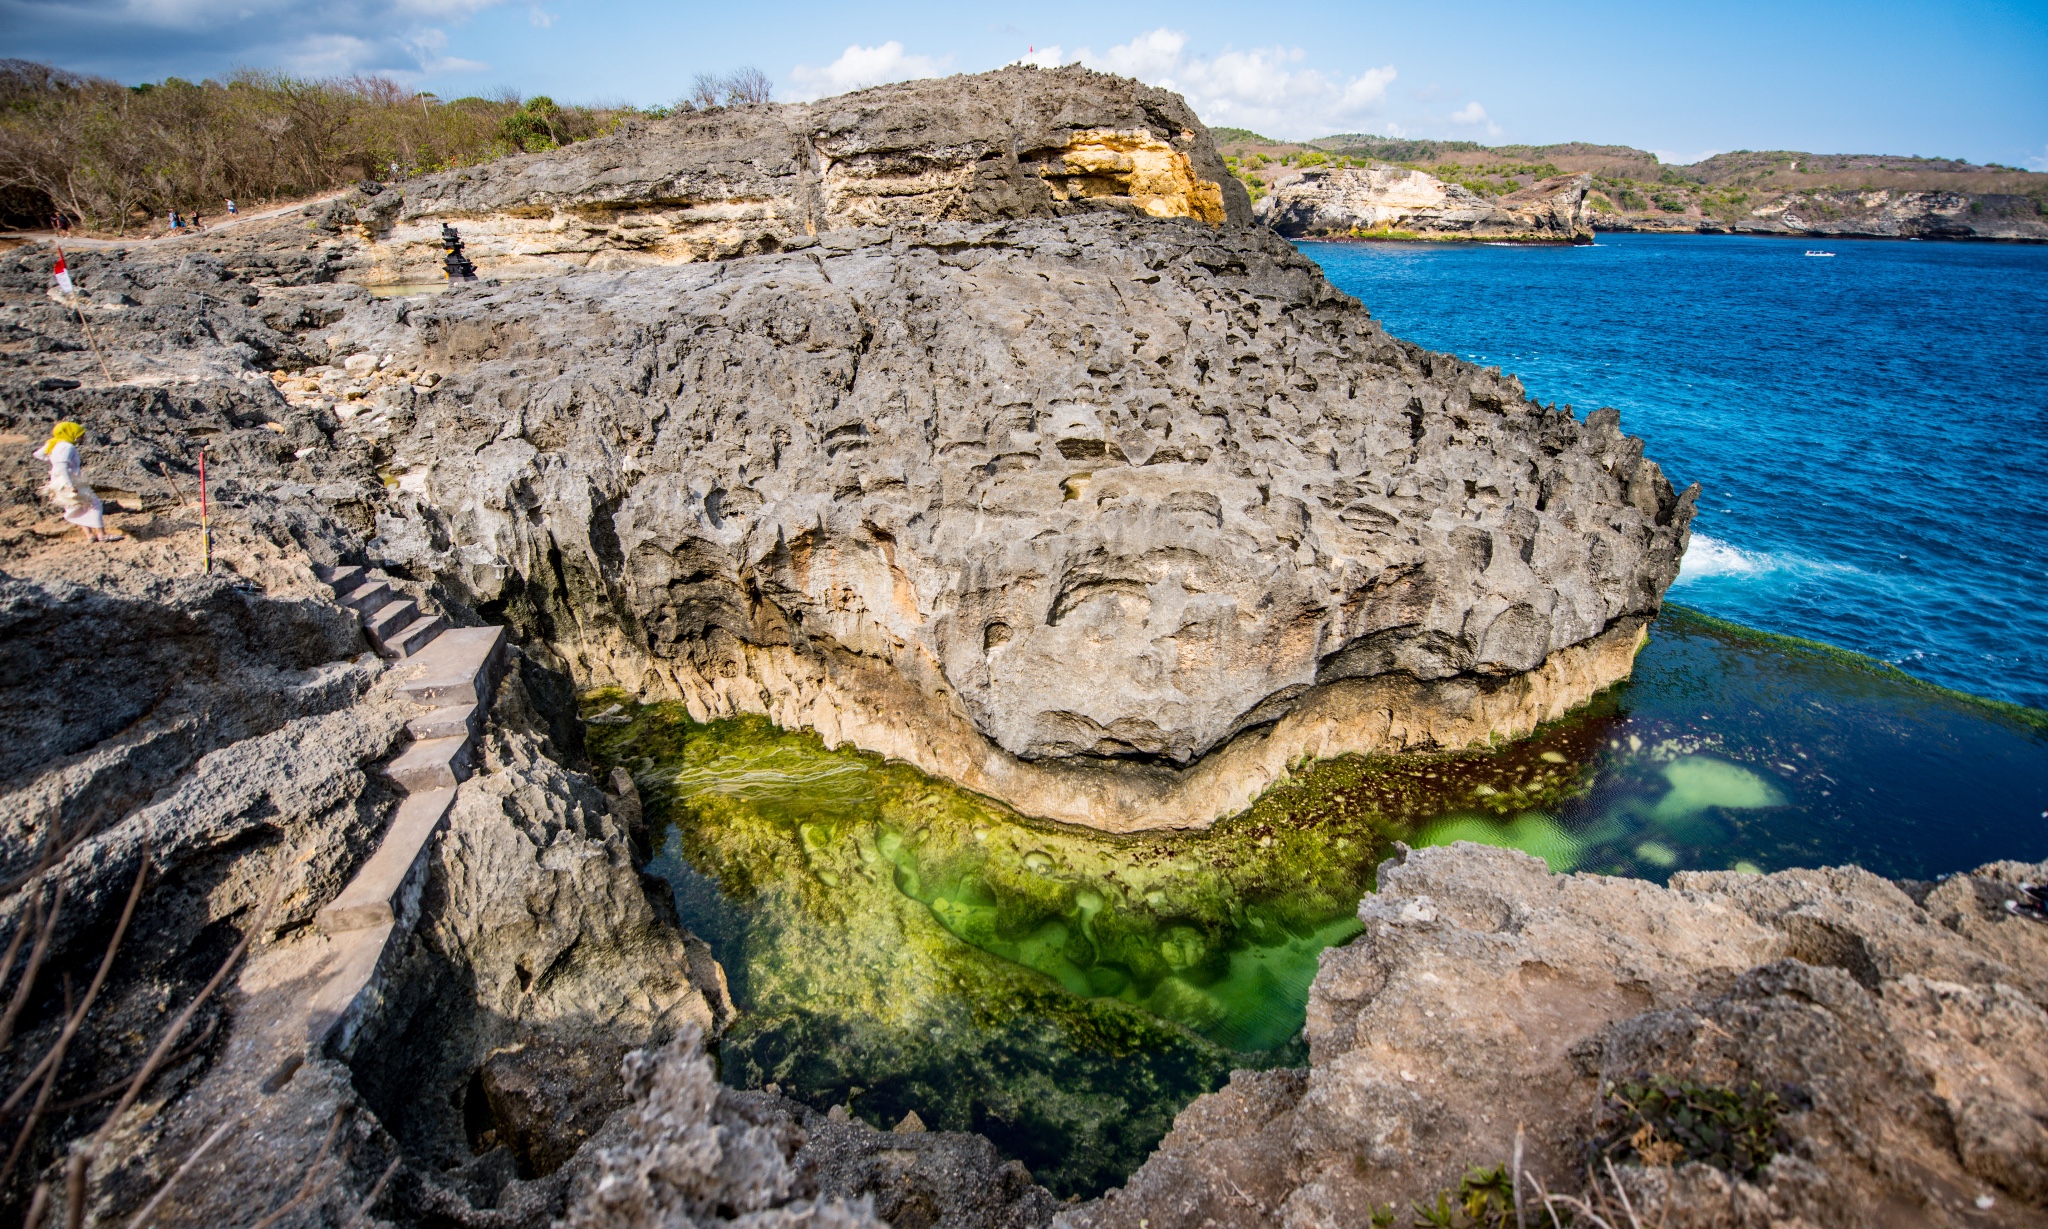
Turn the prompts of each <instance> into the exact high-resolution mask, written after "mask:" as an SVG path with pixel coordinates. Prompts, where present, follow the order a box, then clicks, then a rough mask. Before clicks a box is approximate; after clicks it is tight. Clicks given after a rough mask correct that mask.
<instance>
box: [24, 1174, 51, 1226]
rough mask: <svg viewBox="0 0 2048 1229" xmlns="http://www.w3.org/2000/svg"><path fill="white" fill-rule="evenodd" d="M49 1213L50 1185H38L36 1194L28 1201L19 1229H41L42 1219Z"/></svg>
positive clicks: (45, 1183)
mask: <svg viewBox="0 0 2048 1229" xmlns="http://www.w3.org/2000/svg"><path fill="white" fill-rule="evenodd" d="M49 1211H50V1184H49V1183H47V1182H44V1183H40V1184H38V1185H37V1187H36V1193H35V1194H34V1195H33V1196H32V1197H30V1199H29V1201H28V1213H27V1215H25V1216H23V1217H22V1218H21V1229H42V1225H43V1217H44V1216H46V1215H48V1214H49Z"/></svg>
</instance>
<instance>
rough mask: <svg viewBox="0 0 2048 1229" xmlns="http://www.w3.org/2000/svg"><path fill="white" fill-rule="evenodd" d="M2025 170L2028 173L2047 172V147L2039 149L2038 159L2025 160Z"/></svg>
mask: <svg viewBox="0 0 2048 1229" xmlns="http://www.w3.org/2000/svg"><path fill="white" fill-rule="evenodd" d="M2027 169H2028V170H2030V171H2048V145H2043V146H2042V147H2041V156H2040V157H2038V158H2029V159H2027Z"/></svg>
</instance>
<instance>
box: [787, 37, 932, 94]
mask: <svg viewBox="0 0 2048 1229" xmlns="http://www.w3.org/2000/svg"><path fill="white" fill-rule="evenodd" d="M952 63H953V57H951V56H944V57H939V58H933V57H932V56H927V55H910V54H908V53H907V52H905V51H904V50H903V44H902V43H899V42H897V41H896V40H895V39H890V40H889V41H888V42H886V43H883V44H882V45H881V46H879V47H863V46H861V45H860V44H858V43H856V44H854V45H853V46H851V47H848V48H847V49H846V50H845V51H842V52H840V53H839V58H838V59H836V60H834V61H832V62H831V63H830V64H827V65H826V66H825V67H823V68H812V67H810V66H809V65H807V64H799V65H797V66H796V67H795V68H792V69H790V70H789V78H790V80H791V81H792V82H794V83H795V85H796V88H795V89H794V90H792V91H791V92H790V95H789V96H790V97H791V98H792V99H794V100H795V101H797V102H809V101H810V100H811V99H814V98H825V97H829V96H831V95H833V94H844V93H846V92H847V91H848V90H859V89H865V88H867V87H868V86H871V85H881V84H882V83H884V82H887V81H910V80H914V79H916V78H918V77H936V76H938V75H940V74H941V73H944V72H945V71H946V70H947V69H948V68H950V67H951V66H952Z"/></svg>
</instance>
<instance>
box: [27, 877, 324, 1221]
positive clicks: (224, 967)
mask: <svg viewBox="0 0 2048 1229" xmlns="http://www.w3.org/2000/svg"><path fill="white" fill-rule="evenodd" d="M146 864H147V863H146V861H145V865H146ZM283 893H284V875H283V873H282V872H280V873H279V874H278V875H277V876H276V878H275V882H274V883H273V884H272V885H271V889H270V896H269V898H268V899H266V900H265V901H264V902H263V908H261V909H259V910H257V911H256V920H255V921H254V922H253V923H251V924H250V926H249V930H248V932H247V933H246V934H244V935H243V936H242V941H241V942H240V943H237V944H235V950H234V951H231V952H229V953H228V956H227V959H225V960H223V961H221V963H220V968H219V969H217V970H215V972H214V974H213V978H212V980H210V981H208V982H207V983H206V985H205V986H203V987H201V988H200V991H199V993H198V994H196V995H194V996H192V1001H191V1002H190V1003H187V1004H186V1005H185V1010H184V1011H181V1012H179V1013H178V1018H177V1019H175V1020H173V1021H171V1024H170V1027H169V1028H166V1029H165V1030H164V1035H163V1037H162V1038H161V1039H159V1040H158V1041H157V1043H156V1049H154V1050H152V1051H151V1052H150V1055H149V1058H148V1060H147V1061H145V1062H144V1063H143V1064H142V1067H141V1069H140V1070H138V1071H137V1072H136V1073H135V1078H134V1079H133V1080H131V1081H130V1082H129V1084H128V1091H127V1093H126V1094H124V1095H123V1096H122V1098H121V1100H120V1103H119V1104H117V1105H115V1106H114V1108H113V1110H112V1111H111V1112H109V1113H108V1114H107V1117H106V1119H105V1120H104V1121H103V1122H101V1123H100V1129H99V1130H97V1131H95V1132H93V1135H92V1139H91V1140H90V1141H89V1142H88V1143H87V1144H86V1145H85V1146H84V1147H83V1148H77V1149H74V1150H73V1151H72V1153H71V1163H70V1165H69V1167H68V1169H67V1171H66V1173H65V1183H66V1187H67V1190H66V1195H67V1206H66V1208H65V1215H66V1217H67V1221H68V1224H69V1229H79V1226H80V1225H82V1224H83V1223H84V1221H85V1171H86V1168H87V1167H88V1166H89V1165H91V1164H92V1160H93V1158H94V1157H95V1156H97V1155H99V1150H100V1148H101V1147H102V1146H103V1145H104V1144H105V1143H106V1142H107V1137H108V1136H110V1135H112V1134H113V1133H114V1128H115V1127H116V1126H117V1125H119V1123H120V1121H121V1116H122V1115H124V1114H126V1113H127V1112H128V1109H129V1107H130V1106H133V1105H134V1104H135V1100H136V1098H138V1097H140V1096H141V1095H142V1090H143V1089H144V1088H146V1087H148V1085H149V1079H150V1077H151V1076H153V1075H155V1074H156V1073H157V1070H158V1068H160V1067H161V1066H162V1065H163V1061H164V1058H165V1056H167V1055H168V1054H169V1053H170V1050H171V1047H172V1046H173V1045H174V1044H176V1043H177V1040H178V1038H179V1037H181V1036H183V1035H184V1032H185V1026H186V1025H187V1024H190V1023H191V1022H192V1016H193V1014H194V1013H195V1012H197V1011H198V1010H199V1009H200V1007H201V1006H203V1005H204V1004H205V1002H206V1000H207V999H209V998H212V997H213V992H214V991H215V990H218V989H220V984H221V983H222V982H224V981H226V980H227V977H228V973H229V972H230V971H231V970H232V969H233V968H234V967H235V965H236V964H237V963H238V962H239V961H240V960H241V959H242V953H244V952H246V951H248V950H249V945H250V944H251V943H253V942H255V941H256V936H257V935H259V934H261V933H263V927H264V924H265V923H267V922H268V921H269V920H270V911H271V909H273V908H274V907H276V905H277V898H278V897H279V896H281V895H283ZM130 907H131V909H132V908H133V902H132V901H131V903H130ZM124 921H125V919H124Z"/></svg>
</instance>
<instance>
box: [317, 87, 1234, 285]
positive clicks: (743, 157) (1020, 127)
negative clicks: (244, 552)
mask: <svg viewBox="0 0 2048 1229" xmlns="http://www.w3.org/2000/svg"><path fill="white" fill-rule="evenodd" d="M1250 208H1251V202H1250V200H1249V198H1248V197H1246V195H1245V193H1244V189H1243V187H1242V186H1240V185H1239V184H1238V183H1237V181H1236V180H1235V179H1233V178H1231V176H1230V174H1229V172H1228V171H1227V170H1226V169H1225V167H1224V165H1223V162H1222V160H1221V159H1220V158H1219V157H1218V156H1217V154H1216V150H1215V147H1214V146H1213V145H1212V144H1211V142H1210V140H1209V134H1208V130H1207V129H1206V128H1204V127H1203V126H1202V123H1201V121H1200V120H1198V119H1196V118H1195V114H1194V112H1193V111H1191V110H1189V109H1188V106H1187V104H1186V103H1185V102H1183V101H1182V100H1181V98H1180V96H1179V95H1177V94H1171V93H1168V92H1167V91H1164V90H1158V89H1153V88H1151V87H1149V86H1145V85H1140V84H1139V83H1137V82H1135V81H1131V80H1128V79H1126V78H1119V77H1109V76H1104V75H1102V74H1099V73H1091V72H1089V71H1087V70H1085V69H1081V68H1078V67H1076V68H1069V69H1062V70H1058V71H1041V70H1039V69H1035V68H1009V69H1004V70H1001V71H999V72H993V73H983V74H981V75H979V76H974V77H951V78H947V79H945V80H943V81H911V82H905V83H902V84H899V85H885V86H878V87H876V88H874V89H869V90H863V91H861V92H859V93H857V94H848V95H845V96H843V97H839V98H831V99H826V100H825V101H823V102H818V103H809V104H797V105H780V106H778V105H773V104H767V103H762V104H756V105H752V106H741V107H717V108H713V109H711V110H709V111H699V112H688V113H684V114H681V115H678V116H675V117H673V118H670V119H663V120H638V121H634V122H633V123H631V124H629V125H628V126H627V127H626V128H625V129H624V130H623V131H621V132H619V133H618V134H616V135H613V136H609V137H604V138H600V139H597V140H593V141H584V142H579V143H577V144H575V145H572V146H570V147H568V148H566V149H562V150H558V151H555V152H551V153H547V154H535V155H526V156H519V157H513V158H507V159H503V160H500V161H498V162H493V163H489V164H487V165H484V166H479V167H475V168H472V169H469V170H463V171H457V172H452V173H447V174H442V175H437V176H431V177H429V178H427V179H424V180H420V181H416V182H414V183H410V184H405V185H392V186H385V185H377V184H369V185H364V187H363V188H361V189H359V190H358V191H357V192H356V193H354V194H352V195H351V196H348V197H345V198H343V199H342V200H339V201H336V202H334V203H333V204H331V205H327V206H314V207H310V208H309V210H308V213H309V214H310V216H311V217H312V218H313V220H314V224H315V225H316V226H318V227H321V228H325V229H327V230H328V231H330V232H332V233H337V234H339V233H342V232H344V231H346V232H349V233H350V234H351V235H353V234H354V232H356V231H357V230H360V231H361V232H362V233H363V234H366V235H367V236H369V237H370V238H371V239H372V240H373V241H374V242H372V243H371V244H370V245H368V246H366V247H364V248H362V249H361V257H362V260H363V262H364V263H365V265H366V267H364V268H362V269H360V270H359V271H357V272H355V273H353V274H352V275H351V279H352V280H357V281H368V282H378V281H383V282H391V283H410V282H420V281H439V280H440V278H441V257H440V246H439V245H440V234H441V225H442V224H443V223H444V222H454V223H456V224H458V225H460V226H461V229H462V233H463V237H464V239H465V240H466V241H467V242H468V245H469V248H468V251H469V255H470V257H471V259H473V260H474V261H476V263H477V266H478V268H479V269H480V271H481V272H482V273H483V274H484V275H485V276H492V275H503V276H532V275H538V274H546V273H561V272H567V271H571V270H576V269H625V268H638V267H643V266H648V265H668V264H681V263H687V262H690V261H701V260H718V259H726V258H730V257H735V256H749V255H756V254H759V253H764V252H775V251H778V250H781V249H782V248H784V247H785V246H787V245H788V244H790V243H792V242H793V241H797V240H801V239H804V238H809V237H815V236H816V235H818V234H819V233H820V232H821V231H829V230H835V229H846V228H848V227H858V226H891V225H895V224H897V223H900V222H906V221H933V222H936V221H958V222H979V221H987V220H991V219H995V218H1043V217H1055V216H1060V215H1066V214H1072V213H1074V212H1077V211H1092V210H1110V211H1115V212H1122V213H1128V214H1132V215H1135V216H1141V217H1151V218H1195V219H1198V220H1200V221H1203V222H1207V223H1210V224H1212V225H1216V224H1222V223H1225V222H1229V223H1232V224H1242V223H1243V222H1245V221H1246V220H1247V219H1248V218H1249V216H1250V213H1249V210H1250Z"/></svg>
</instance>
